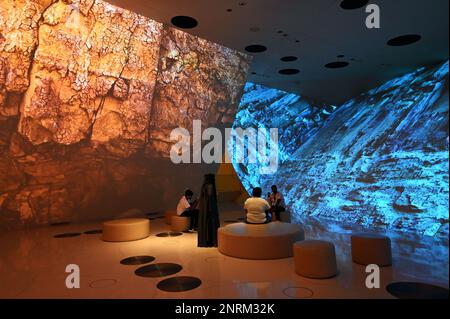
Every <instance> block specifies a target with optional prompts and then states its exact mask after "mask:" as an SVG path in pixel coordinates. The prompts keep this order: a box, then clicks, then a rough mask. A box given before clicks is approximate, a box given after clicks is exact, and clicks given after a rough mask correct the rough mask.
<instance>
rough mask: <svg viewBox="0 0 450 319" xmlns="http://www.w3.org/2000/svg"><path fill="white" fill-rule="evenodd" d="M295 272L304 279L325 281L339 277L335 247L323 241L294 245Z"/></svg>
mask: <svg viewBox="0 0 450 319" xmlns="http://www.w3.org/2000/svg"><path fill="white" fill-rule="evenodd" d="M294 264H295V272H296V273H297V274H298V275H300V276H303V277H308V278H315V279H325V278H331V277H334V276H336V275H337V264H336V253H335V250H334V245H333V244H332V243H330V242H327V241H322V240H304V241H299V242H296V243H295V244H294Z"/></svg>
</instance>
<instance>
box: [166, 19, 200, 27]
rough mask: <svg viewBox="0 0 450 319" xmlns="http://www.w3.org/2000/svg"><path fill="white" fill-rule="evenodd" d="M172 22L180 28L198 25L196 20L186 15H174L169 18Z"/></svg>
mask: <svg viewBox="0 0 450 319" xmlns="http://www.w3.org/2000/svg"><path fill="white" fill-rule="evenodd" d="M171 22H172V24H173V25H174V26H176V27H177V28H180V29H193V28H195V27H196V26H197V25H198V22H197V20H195V19H194V18H192V17H188V16H176V17H173V18H172V20H171Z"/></svg>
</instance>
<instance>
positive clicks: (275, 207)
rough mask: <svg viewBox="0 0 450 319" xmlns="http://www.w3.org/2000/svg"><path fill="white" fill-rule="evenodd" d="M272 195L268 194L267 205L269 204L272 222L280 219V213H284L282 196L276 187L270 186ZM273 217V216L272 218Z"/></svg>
mask: <svg viewBox="0 0 450 319" xmlns="http://www.w3.org/2000/svg"><path fill="white" fill-rule="evenodd" d="M271 188H272V193H271V194H269V198H268V201H269V204H270V212H271V213H272V221H275V220H278V221H279V220H280V219H281V216H280V215H281V214H280V213H281V212H284V211H286V209H285V208H284V207H285V206H284V198H283V195H281V193H280V192H279V191H278V189H277V186H276V185H272V187H271ZM274 215H275V216H274Z"/></svg>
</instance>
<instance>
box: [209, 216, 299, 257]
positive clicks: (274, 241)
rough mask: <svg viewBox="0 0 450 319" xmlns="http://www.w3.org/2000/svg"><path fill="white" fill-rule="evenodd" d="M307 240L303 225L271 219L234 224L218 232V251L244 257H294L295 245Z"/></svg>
mask: <svg viewBox="0 0 450 319" xmlns="http://www.w3.org/2000/svg"><path fill="white" fill-rule="evenodd" d="M304 239H305V232H304V230H303V227H302V226H301V225H296V224H287V223H281V222H272V223H268V224H260V225H249V224H245V223H234V224H229V225H227V226H224V227H220V228H219V230H218V232H217V241H218V249H219V251H220V252H221V253H222V254H224V255H227V256H231V257H236V258H244V259H261V260H264V259H280V258H289V257H292V245H293V244H294V243H295V242H297V241H300V240H304Z"/></svg>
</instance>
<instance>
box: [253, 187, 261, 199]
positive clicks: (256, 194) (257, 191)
mask: <svg viewBox="0 0 450 319" xmlns="http://www.w3.org/2000/svg"><path fill="white" fill-rule="evenodd" d="M261 194H262V189H261V187H255V188H253V192H252V196H253V197H261Z"/></svg>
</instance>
